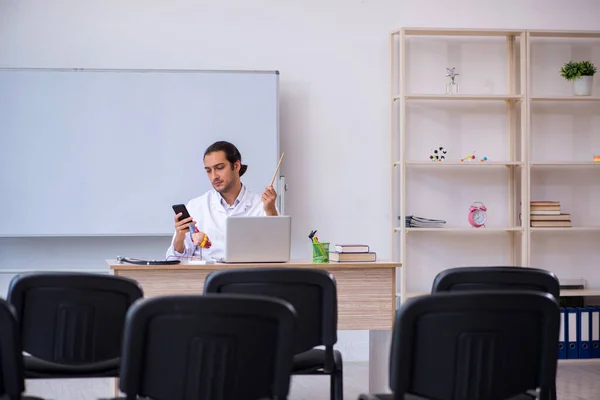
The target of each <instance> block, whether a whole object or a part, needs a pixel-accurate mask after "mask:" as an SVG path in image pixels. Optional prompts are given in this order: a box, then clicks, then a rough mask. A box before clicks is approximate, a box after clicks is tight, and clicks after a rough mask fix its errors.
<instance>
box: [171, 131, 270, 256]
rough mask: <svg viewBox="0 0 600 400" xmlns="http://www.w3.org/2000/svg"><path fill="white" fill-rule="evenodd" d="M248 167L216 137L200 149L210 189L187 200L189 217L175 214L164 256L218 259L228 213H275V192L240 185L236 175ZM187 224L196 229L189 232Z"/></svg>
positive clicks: (232, 147) (255, 214) (230, 145)
mask: <svg viewBox="0 0 600 400" xmlns="http://www.w3.org/2000/svg"><path fill="white" fill-rule="evenodd" d="M247 168H248V167H247V166H246V165H243V164H242V155H241V154H240V152H239V150H238V149H237V148H236V147H235V146H234V145H233V144H231V143H229V142H225V141H220V142H215V143H213V144H212V145H210V146H209V147H208V148H207V149H206V151H205V152H204V169H205V170H206V174H207V175H208V179H209V180H210V182H211V183H212V186H213V189H211V190H209V191H208V192H206V193H204V194H203V195H201V196H199V197H196V198H194V199H192V200H190V201H189V202H188V203H187V205H186V207H187V209H188V211H189V213H190V217H189V218H186V219H184V220H182V221H179V217H180V216H181V213H179V214H177V215H175V234H174V235H173V240H172V241H171V246H170V247H169V249H168V250H167V259H173V258H190V257H192V256H196V257H198V258H202V259H205V260H212V259H215V260H219V259H221V258H223V257H224V256H225V220H226V219H227V217H229V216H234V215H237V216H240V215H244V216H264V215H269V216H276V215H278V212H277V208H276V206H275V200H276V199H277V193H276V192H275V190H274V189H273V186H267V187H266V189H265V191H264V192H263V194H262V196H260V195H259V194H256V193H253V192H251V191H250V190H248V189H247V188H246V186H244V184H243V183H242V181H241V180H240V177H241V176H242V175H244V173H245V172H246V169H247ZM190 226H195V227H196V228H197V229H196V230H197V232H196V233H194V234H193V235H190V229H189V227H190Z"/></svg>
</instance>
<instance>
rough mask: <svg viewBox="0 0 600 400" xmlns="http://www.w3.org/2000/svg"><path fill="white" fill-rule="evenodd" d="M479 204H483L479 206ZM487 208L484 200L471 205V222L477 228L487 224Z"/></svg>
mask: <svg viewBox="0 0 600 400" xmlns="http://www.w3.org/2000/svg"><path fill="white" fill-rule="evenodd" d="M477 204H481V205H480V206H478V205H477ZM486 211H487V208H485V206H484V205H483V203H482V202H480V201H476V202H475V203H473V204H472V205H471V207H469V223H470V224H471V225H472V226H473V227H475V228H481V227H482V226H485V223H486V222H487V214H486Z"/></svg>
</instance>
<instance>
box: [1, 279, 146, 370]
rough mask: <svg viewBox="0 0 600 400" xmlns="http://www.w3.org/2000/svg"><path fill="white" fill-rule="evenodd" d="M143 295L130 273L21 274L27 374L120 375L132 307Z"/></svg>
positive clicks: (18, 296) (17, 290)
mask: <svg viewBox="0 0 600 400" xmlns="http://www.w3.org/2000/svg"><path fill="white" fill-rule="evenodd" d="M142 297H143V293H142V289H141V288H140V287H139V285H138V284H137V283H136V282H135V281H133V280H131V279H128V278H124V277H118V276H112V275H102V274H93V273H71V272H44V273H27V274H21V275H17V276H15V277H14V278H13V279H12V281H11V283H10V286H9V289H8V296H7V300H8V302H9V303H10V304H12V305H13V306H14V308H15V310H16V315H17V321H18V323H19V330H20V332H21V342H22V345H23V350H24V351H25V352H26V353H28V355H26V356H25V357H24V362H25V377H26V378H44V379H47V378H83V377H117V376H118V375H119V363H120V355H121V342H122V335H123V329H124V325H125V315H126V313H127V310H128V309H129V307H130V306H131V304H133V303H134V302H135V301H136V300H138V299H140V298H142Z"/></svg>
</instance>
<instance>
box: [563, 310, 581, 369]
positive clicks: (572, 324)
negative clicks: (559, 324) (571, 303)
mask: <svg viewBox="0 0 600 400" xmlns="http://www.w3.org/2000/svg"><path fill="white" fill-rule="evenodd" d="M566 317H567V318H566V327H567V337H566V338H565V341H566V342H567V358H568V359H575V358H579V349H578V345H577V309H576V308H573V307H567V315H566Z"/></svg>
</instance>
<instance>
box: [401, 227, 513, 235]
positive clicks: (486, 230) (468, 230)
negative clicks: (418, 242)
mask: <svg viewBox="0 0 600 400" xmlns="http://www.w3.org/2000/svg"><path fill="white" fill-rule="evenodd" d="M401 229H404V230H405V231H406V232H444V233H445V232H454V233H473V234H476V235H483V234H486V233H498V232H523V228H521V227H520V226H515V227H506V228H459V227H444V228H401V227H395V228H394V231H395V232H398V231H400V230H401Z"/></svg>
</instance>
